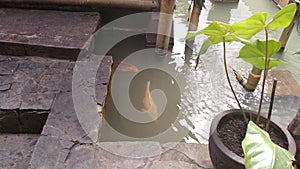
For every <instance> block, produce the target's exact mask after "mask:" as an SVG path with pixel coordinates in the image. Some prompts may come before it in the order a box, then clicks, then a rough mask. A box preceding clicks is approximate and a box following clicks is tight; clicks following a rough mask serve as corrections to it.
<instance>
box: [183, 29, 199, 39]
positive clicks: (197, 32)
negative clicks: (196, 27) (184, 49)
mask: <svg viewBox="0 0 300 169" xmlns="http://www.w3.org/2000/svg"><path fill="white" fill-rule="evenodd" d="M200 34H202V32H201V31H196V32H188V33H187V35H186V36H185V38H184V39H185V40H187V39H190V38H193V37H195V36H198V35H200Z"/></svg>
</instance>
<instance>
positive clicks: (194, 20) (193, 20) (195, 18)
mask: <svg viewBox="0 0 300 169" xmlns="http://www.w3.org/2000/svg"><path fill="white" fill-rule="evenodd" d="M200 1H201V4H203V3H202V0H200ZM203 1H204V0H203ZM201 4H200V3H197V0H194V2H193V9H192V14H191V17H190V23H189V28H188V31H197V29H198V25H199V17H200V13H201V9H202V6H203V5H201ZM194 40H195V38H191V39H188V40H186V41H185V50H184V55H185V62H186V63H187V64H188V62H189V60H190V58H191V56H192V54H193V49H192V47H193V45H194Z"/></svg>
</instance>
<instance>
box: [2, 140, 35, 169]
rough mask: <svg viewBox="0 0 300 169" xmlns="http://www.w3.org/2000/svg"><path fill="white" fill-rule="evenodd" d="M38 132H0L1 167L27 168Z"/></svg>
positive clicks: (6, 168) (11, 168)
mask: <svg viewBox="0 0 300 169" xmlns="http://www.w3.org/2000/svg"><path fill="white" fill-rule="evenodd" d="M38 138H39V135H38V134H0V168H3V169H13V168H17V169H27V168H28V167H29V161H30V158H31V155H32V152H33V149H34V146H35V144H36V142H37V140H38Z"/></svg>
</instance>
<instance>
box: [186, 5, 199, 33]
mask: <svg viewBox="0 0 300 169" xmlns="http://www.w3.org/2000/svg"><path fill="white" fill-rule="evenodd" d="M201 8H202V6H199V4H198V3H196V1H195V0H194V5H193V10H192V14H191V18H190V24H189V29H188V30H189V31H196V30H197V29H198V24H199V16H200V13H201Z"/></svg>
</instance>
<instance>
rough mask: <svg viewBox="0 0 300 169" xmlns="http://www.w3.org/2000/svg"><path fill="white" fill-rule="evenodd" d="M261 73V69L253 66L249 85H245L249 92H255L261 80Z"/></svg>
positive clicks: (248, 81) (248, 80)
mask: <svg viewBox="0 0 300 169" xmlns="http://www.w3.org/2000/svg"><path fill="white" fill-rule="evenodd" d="M261 73H262V70H261V69H258V68H256V67H254V66H253V68H252V70H251V72H250V73H249V76H248V79H247V83H246V84H245V85H244V88H245V89H246V90H248V91H254V90H255V88H256V87H257V85H258V82H259V80H260V77H261Z"/></svg>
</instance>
